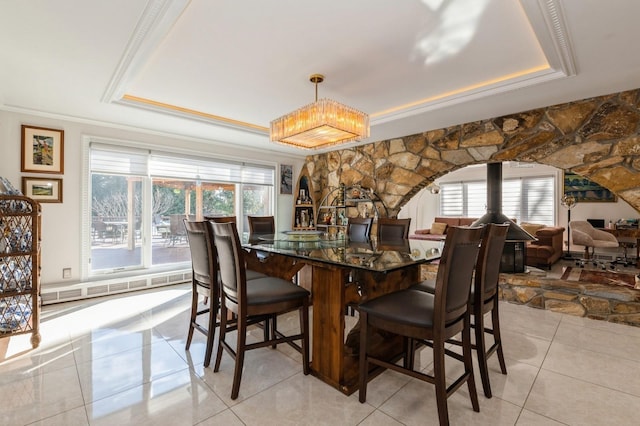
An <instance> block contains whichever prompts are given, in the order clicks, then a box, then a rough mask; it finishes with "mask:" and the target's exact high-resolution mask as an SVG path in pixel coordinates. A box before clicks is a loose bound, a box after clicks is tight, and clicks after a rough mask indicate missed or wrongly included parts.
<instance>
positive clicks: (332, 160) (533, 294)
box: [305, 89, 640, 326]
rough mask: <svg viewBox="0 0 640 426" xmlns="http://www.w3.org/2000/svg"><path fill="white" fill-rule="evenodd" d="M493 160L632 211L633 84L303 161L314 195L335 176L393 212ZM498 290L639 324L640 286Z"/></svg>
mask: <svg viewBox="0 0 640 426" xmlns="http://www.w3.org/2000/svg"><path fill="white" fill-rule="evenodd" d="M495 161H521V162H532V163H539V164H547V165H550V166H553V167H557V168H559V169H563V170H568V171H573V172H575V173H577V174H579V175H581V176H584V177H586V178H588V179H590V180H592V181H594V182H596V183H598V184H600V185H602V186H603V187H605V188H607V189H609V190H611V191H612V192H613V193H615V194H616V195H617V196H618V197H620V198H621V199H622V200H624V201H626V202H627V203H629V205H631V206H632V207H633V208H635V209H636V210H637V211H639V212H640V89H636V90H631V91H627V92H621V93H616V94H612V95H607V96H599V97H595V98H590V99H585V100H581V101H576V102H570V103H566V104H561V105H555V106H551V107H547V108H540V109H536V110H532V111H526V112H521V113H516V114H510V115H507V116H504V117H498V118H493V119H489V120H482V121H476V122H473V123H465V124H460V125H457V126H451V127H447V128H444V129H437V130H429V131H426V132H424V133H419V134H415V135H409V136H405V137H402V138H396V139H391V140H384V141H380V142H375V143H370V144H367V145H361V146H358V147H354V148H350V149H342V150H336V151H331V152H328V153H324V154H317V155H313V156H309V157H307V159H306V164H305V167H306V168H307V171H308V173H309V176H310V177H311V179H312V182H313V188H314V197H315V200H316V202H318V200H321V199H322V197H323V196H324V195H326V194H327V193H328V192H329V191H330V190H331V189H333V188H336V187H338V186H339V184H340V183H344V184H345V185H347V186H351V185H358V184H359V185H361V186H363V187H366V188H372V189H373V190H374V191H375V192H376V193H377V194H378V196H379V197H380V198H381V199H382V201H383V202H384V203H385V205H386V206H387V212H388V215H389V216H396V215H397V214H398V212H399V211H400V208H401V207H402V206H403V205H404V204H405V203H406V202H407V201H409V200H410V199H411V197H413V196H414V195H415V194H416V193H417V192H418V191H420V190H421V189H422V188H424V187H426V186H427V185H429V184H430V183H431V182H433V181H434V180H435V179H437V178H438V177H440V176H443V175H446V174H447V173H450V172H452V171H454V170H457V169H459V168H462V167H466V166H469V165H472V164H480V163H487V162H495ZM427 273H428V272H427ZM500 293H501V297H502V298H503V299H505V300H508V301H510V302H513V303H520V304H526V305H528V306H532V307H536V308H542V309H550V310H553V311H558V312H565V313H569V314H573V315H579V316H587V317H591V318H597V319H602V320H607V321H613V322H621V323H626V324H632V325H636V326H640V290H634V289H626V288H611V286H603V285H599V284H584V283H580V284H578V283H572V282H569V281H563V280H553V279H546V278H540V277H533V278H531V277H522V276H519V275H517V274H516V275H508V274H503V275H502V276H501V282H500Z"/></svg>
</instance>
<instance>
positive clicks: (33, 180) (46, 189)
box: [22, 176, 62, 203]
mask: <svg viewBox="0 0 640 426" xmlns="http://www.w3.org/2000/svg"><path fill="white" fill-rule="evenodd" d="M22 193H23V194H24V195H25V196H26V197H29V198H33V199H34V200H37V201H39V202H41V203H61V202H62V179H50V178H40V177H26V176H23V177H22Z"/></svg>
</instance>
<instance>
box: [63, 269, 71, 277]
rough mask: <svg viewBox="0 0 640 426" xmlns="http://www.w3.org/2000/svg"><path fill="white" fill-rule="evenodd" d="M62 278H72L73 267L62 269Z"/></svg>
mask: <svg viewBox="0 0 640 426" xmlns="http://www.w3.org/2000/svg"><path fill="white" fill-rule="evenodd" d="M62 278H71V268H64V269H62Z"/></svg>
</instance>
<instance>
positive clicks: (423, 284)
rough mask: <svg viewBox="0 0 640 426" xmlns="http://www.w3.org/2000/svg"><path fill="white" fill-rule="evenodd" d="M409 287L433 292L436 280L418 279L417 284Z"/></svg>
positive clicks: (434, 291)
mask: <svg viewBox="0 0 640 426" xmlns="http://www.w3.org/2000/svg"><path fill="white" fill-rule="evenodd" d="M411 288H412V289H414V290H420V291H426V292H427V293H431V294H435V293H436V280H424V281H420V282H419V283H418V284H415V285H412V286H411Z"/></svg>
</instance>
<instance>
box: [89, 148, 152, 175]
mask: <svg viewBox="0 0 640 426" xmlns="http://www.w3.org/2000/svg"><path fill="white" fill-rule="evenodd" d="M148 157H149V152H148V151H144V150H139V149H131V148H126V147H111V146H108V145H102V144H92V145H91V160H90V167H91V171H92V172H95V173H108V174H121V175H135V176H146V175H147V159H148Z"/></svg>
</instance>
